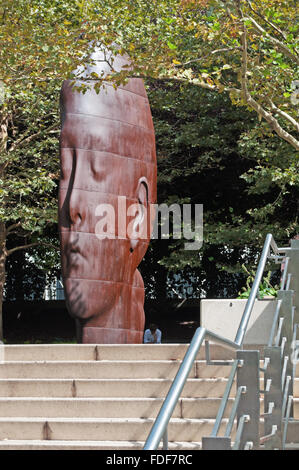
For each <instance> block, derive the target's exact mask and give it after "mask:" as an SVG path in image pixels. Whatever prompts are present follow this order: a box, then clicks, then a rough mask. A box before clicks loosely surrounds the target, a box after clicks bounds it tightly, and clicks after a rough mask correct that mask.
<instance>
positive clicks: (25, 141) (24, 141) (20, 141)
mask: <svg viewBox="0 0 299 470" xmlns="http://www.w3.org/2000/svg"><path fill="white" fill-rule="evenodd" d="M55 127H57V123H55V124H53V125H52V126H50V127H48V128H47V129H40V130H39V131H38V132H36V133H35V134H31V135H29V136H28V137H26V138H24V136H22V137H20V139H18V140H16V141H15V142H14V143H13V144H12V145H11V147H10V148H9V150H8V152H10V153H11V152H13V151H14V150H15V149H16V148H17V147H18V146H22V145H24V144H25V145H26V144H28V143H29V142H31V141H32V140H34V139H36V138H37V137H39V136H40V135H41V134H42V133H43V132H49V131H51V130H53V129H55Z"/></svg>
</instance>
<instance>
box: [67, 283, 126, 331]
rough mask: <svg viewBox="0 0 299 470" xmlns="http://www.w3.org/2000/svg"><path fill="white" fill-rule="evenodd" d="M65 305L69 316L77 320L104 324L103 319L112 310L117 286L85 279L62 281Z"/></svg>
mask: <svg viewBox="0 0 299 470" xmlns="http://www.w3.org/2000/svg"><path fill="white" fill-rule="evenodd" d="M64 288H65V296H66V305H67V308H68V311H69V313H70V315H71V316H72V317H73V318H76V319H79V320H85V321H87V320H88V321H90V320H92V319H97V324H98V323H99V322H100V323H101V321H103V322H104V323H105V317H106V315H107V313H108V312H109V311H111V310H112V309H113V306H114V304H115V299H116V298H117V292H116V291H117V290H118V286H117V285H115V284H110V283H109V284H108V283H105V282H103V281H91V280H87V279H72V278H68V279H65V280H64Z"/></svg>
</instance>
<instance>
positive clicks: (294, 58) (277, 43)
mask: <svg viewBox="0 0 299 470" xmlns="http://www.w3.org/2000/svg"><path fill="white" fill-rule="evenodd" d="M243 20H244V21H245V20H250V21H251V23H252V25H253V26H254V28H255V30H256V31H258V32H259V33H260V34H261V35H263V36H265V37H267V38H268V39H269V40H270V41H271V42H272V44H274V45H275V46H277V48H278V49H279V50H280V51H281V52H283V53H284V54H285V55H286V56H287V57H288V58H289V59H291V60H292V61H293V62H295V63H296V64H298V65H299V56H298V54H297V51H296V54H293V53H292V51H291V50H290V49H289V48H288V47H287V46H286V45H285V44H283V42H281V41H279V40H278V39H276V38H274V37H273V36H271V34H269V33H267V31H266V30H265V29H264V28H262V27H261V26H260V25H259V24H258V23H257V22H256V21H255V20H254V19H253V18H252V17H251V16H248V18H243Z"/></svg>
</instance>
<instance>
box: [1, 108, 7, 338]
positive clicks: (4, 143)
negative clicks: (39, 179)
mask: <svg viewBox="0 0 299 470" xmlns="http://www.w3.org/2000/svg"><path fill="white" fill-rule="evenodd" d="M7 127H8V118H7V114H0V155H1V154H2V155H3V154H5V153H6V151H7V137H8V133H7ZM4 173H5V170H4V166H2V167H1V165H0V178H1V179H4ZM4 205H5V202H4ZM6 254H7V252H6V227H5V223H4V222H3V221H1V220H0V340H1V341H3V318H2V306H3V294H4V284H5V261H6Z"/></svg>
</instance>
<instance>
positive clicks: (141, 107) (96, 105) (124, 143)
mask: <svg viewBox="0 0 299 470" xmlns="http://www.w3.org/2000/svg"><path fill="white" fill-rule="evenodd" d="M62 115H63V119H62V132H61V148H76V149H85V150H93V151H99V152H109V153H111V154H115V155H119V156H122V157H127V158H134V159H137V160H141V161H146V162H151V163H155V162H156V154H155V135H154V127H153V122H152V116H151V111H150V107H149V103H148V100H147V98H145V97H144V96H141V95H140V94H138V93H134V92H132V91H128V90H126V89H117V90H115V89H114V88H113V87H112V86H111V85H108V86H106V88H105V89H103V90H101V91H100V93H99V94H97V93H96V92H95V90H94V89H91V90H88V91H87V92H86V93H85V94H82V93H79V92H78V91H76V90H74V89H72V87H71V84H70V82H65V83H64V85H63V88H62Z"/></svg>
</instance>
